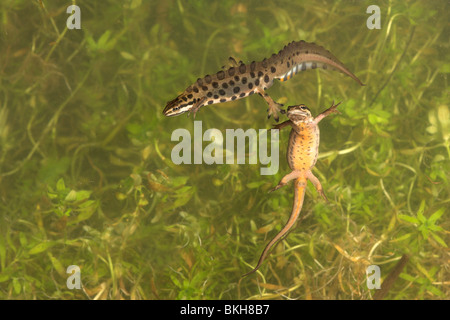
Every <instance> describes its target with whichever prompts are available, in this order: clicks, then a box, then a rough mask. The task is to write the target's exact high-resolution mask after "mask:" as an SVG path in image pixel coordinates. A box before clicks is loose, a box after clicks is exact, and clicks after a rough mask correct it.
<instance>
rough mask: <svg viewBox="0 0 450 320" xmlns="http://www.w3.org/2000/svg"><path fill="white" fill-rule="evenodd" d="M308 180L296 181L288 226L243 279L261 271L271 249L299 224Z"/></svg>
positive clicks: (279, 233) (269, 245)
mask: <svg viewBox="0 0 450 320" xmlns="http://www.w3.org/2000/svg"><path fill="white" fill-rule="evenodd" d="M306 182H307V180H306V178H303V177H300V178H297V180H295V184H294V205H293V207H292V213H291V216H290V217H289V220H288V221H287V223H286V225H285V226H284V227H283V229H281V231H280V232H278V234H277V235H276V236H275V237H274V238H273V239H272V240H271V241H270V242H269V243H268V244H267V246H266V248H265V249H264V251H263V252H262V254H261V257H260V258H259V261H258V264H257V265H256V267H255V268H254V269H253V270H252V271H250V272H247V273H246V274H244V275H243V277H245V276H248V275H249V274H252V273H253V272H256V270H258V269H259V267H260V266H261V264H262V263H263V262H264V260H265V259H266V257H267V254H268V253H269V251H270V249H272V247H273V246H274V245H275V243H277V242H278V240H280V239H281V238H283V237H284V236H285V235H286V234H287V233H288V232H289V230H291V228H292V227H293V226H294V224H295V222H297V219H298V217H299V216H300V212H301V211H302V207H303V200H304V198H305V191H306Z"/></svg>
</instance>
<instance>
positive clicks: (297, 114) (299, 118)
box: [287, 104, 313, 125]
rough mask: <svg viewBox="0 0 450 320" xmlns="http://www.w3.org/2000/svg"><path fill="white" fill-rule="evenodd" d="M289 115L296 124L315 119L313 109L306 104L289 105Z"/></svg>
mask: <svg viewBox="0 0 450 320" xmlns="http://www.w3.org/2000/svg"><path fill="white" fill-rule="evenodd" d="M287 116H288V118H289V119H290V120H291V121H292V122H293V123H294V124H296V125H298V124H299V123H302V122H309V121H312V120H313V117H312V115H311V110H309V108H308V107H307V106H305V105H304V104H299V105H297V106H290V107H288V109H287Z"/></svg>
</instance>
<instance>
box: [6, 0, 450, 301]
mask: <svg viewBox="0 0 450 320" xmlns="http://www.w3.org/2000/svg"><path fill="white" fill-rule="evenodd" d="M71 4H76V5H77V6H79V7H80V9H81V29H72V30H71V29H68V28H67V27H66V21H67V19H68V17H69V14H68V13H67V12H66V9H67V7H68V6H69V5H71ZM369 5H370V3H368V2H367V3H366V2H362V1H352V2H350V1H348V2H346V1H344V2H343V1H326V0H319V1H314V2H311V1H295V2H294V1H256V0H251V1H231V0H230V1H229V0H224V1H214V2H211V1H206V0H202V1H195V2H194V1H192V2H190V1H189V2H187V1H181V0H170V1H141V0H127V1H117V0H107V1H95V2H94V1H67V2H64V1H45V0H39V1H25V0H15V1H1V2H0V12H2V14H1V15H0V31H1V32H0V57H1V59H0V80H1V81H0V299H372V298H373V297H374V295H375V293H376V291H377V290H376V289H369V288H368V287H367V274H366V270H367V268H368V267H369V266H371V265H377V266H379V267H380V270H381V278H382V280H384V279H386V278H387V277H388V274H389V273H390V272H392V271H393V270H394V269H395V267H396V265H397V263H399V261H403V262H405V263H404V264H402V268H401V270H400V271H399V272H394V273H393V274H396V276H395V277H394V278H389V279H390V280H389V281H391V286H390V289H389V290H388V291H387V292H385V293H383V294H384V298H385V299H448V298H449V296H450V294H449V293H450V290H449V284H450V283H449V271H450V270H449V269H450V265H449V256H448V243H449V241H448V240H449V227H450V223H449V222H450V220H449V218H448V213H449V210H448V208H449V202H450V189H449V173H450V115H449V106H448V102H449V99H448V74H449V72H450V61H449V59H448V52H449V41H448V34H449V32H448V20H449V15H448V12H449V7H448V6H449V5H448V2H447V1H443V0H442V1H434V2H433V6H430V5H429V2H427V1H423V0H411V1H387V0H386V1H379V2H378V3H377V5H378V6H379V7H380V10H381V15H380V19H381V23H380V29H368V28H367V26H366V21H367V19H368V18H369V17H370V14H368V13H366V9H367V7H368V6H369ZM294 40H295V41H299V40H305V41H308V42H316V43H318V44H320V45H322V46H324V47H325V48H327V49H328V50H330V51H331V52H332V53H333V54H334V55H336V57H338V58H339V60H341V61H342V62H343V63H344V64H345V65H346V66H347V67H349V69H350V70H352V72H353V73H354V74H355V75H357V76H358V78H360V79H361V81H362V82H364V83H365V84H366V86H364V87H361V86H359V85H358V84H357V83H355V81H353V80H352V79H350V78H348V77H346V76H344V75H342V74H339V73H337V72H334V71H324V70H308V71H306V72H302V73H299V74H298V75H296V76H295V77H293V78H292V79H291V80H289V81H287V82H285V83H279V82H276V83H275V84H274V85H273V87H272V88H270V89H269V91H268V92H270V95H271V97H272V98H273V99H274V100H275V101H277V102H279V103H282V104H284V105H285V106H289V105H294V104H301V103H302V104H305V105H307V106H308V107H309V108H310V109H311V111H312V114H313V115H314V116H316V115H318V114H319V113H320V112H322V111H323V110H325V109H326V107H328V106H329V105H330V103H331V101H333V100H334V101H336V102H339V101H342V104H341V105H340V106H339V110H340V112H341V113H342V114H341V115H339V116H336V117H329V118H327V119H326V120H324V121H322V123H321V128H320V129H321V143H320V156H319V159H318V161H317V164H316V167H315V169H314V174H315V175H316V176H317V177H318V178H319V179H320V181H321V183H322V186H323V188H324V191H325V193H326V195H327V197H328V203H325V202H324V201H322V200H321V198H320V195H319V194H317V192H316V191H315V189H314V188H313V187H312V185H311V184H309V185H308V187H307V191H306V196H305V203H304V206H303V209H302V213H301V214H302V217H301V222H300V223H298V224H297V226H296V227H294V228H293V229H292V230H291V232H290V233H289V236H288V237H287V238H286V239H284V240H282V241H281V242H280V243H278V245H277V246H276V247H274V249H273V250H272V252H271V254H270V255H269V256H268V257H267V258H266V260H265V262H264V264H263V265H262V266H261V268H260V269H259V270H258V271H257V272H255V273H254V274H252V275H250V276H248V277H245V278H241V275H242V274H244V273H245V272H248V271H250V270H251V269H252V268H253V267H254V266H255V264H256V263H257V259H258V257H259V254H260V253H261V251H262V249H263V248H264V246H265V244H266V243H267V242H268V240H270V239H271V238H272V237H273V236H274V235H275V234H276V233H278V232H279V231H280V230H281V228H282V227H283V226H284V224H285V222H286V220H287V219H288V216H289V214H290V212H291V209H292V199H293V189H292V185H289V186H286V187H284V188H282V189H280V190H278V191H277V192H274V193H271V194H268V191H269V190H270V189H272V188H273V187H274V186H276V185H277V183H278V181H279V180H280V179H281V178H282V177H283V176H284V175H285V174H287V173H288V172H289V167H288V165H287V162H286V161H285V152H286V148H287V141H288V138H289V132H288V131H289V130H286V131H281V132H280V145H279V149H280V168H279V170H278V172H277V173H276V174H275V175H261V174H260V167H261V165H260V164H256V165H255V164H248V162H247V163H246V164H224V165H218V164H213V165H207V164H205V163H203V164H190V165H187V164H186V165H184V164H181V165H175V164H174V163H173V162H172V160H171V151H172V148H173V147H174V146H175V145H176V144H177V142H176V141H171V135H172V132H173V131H174V130H175V129H178V128H185V129H187V130H189V131H192V130H193V126H194V124H193V118H192V116H191V117H187V116H186V115H181V116H178V117H174V118H167V117H165V116H164V115H163V114H162V110H163V108H164V106H165V105H166V103H167V101H169V100H170V99H173V97H175V96H177V95H178V94H179V93H180V92H181V91H182V90H183V89H185V88H186V87H187V86H188V85H190V84H191V83H194V82H195V80H196V79H197V78H198V77H203V76H204V75H205V74H208V73H213V72H216V71H217V70H219V69H220V67H221V66H223V65H226V64H227V61H228V57H229V56H233V57H236V58H237V60H238V61H239V60H242V61H244V62H246V63H247V62H250V61H252V60H256V61H261V60H262V59H263V58H269V57H270V56H271V54H273V53H276V52H278V51H279V50H280V49H281V48H283V46H284V45H286V44H288V43H290V42H291V41H294ZM266 109H267V105H266V103H265V102H264V100H263V99H261V98H260V97H257V96H256V95H254V96H252V97H246V98H245V99H241V100H237V101H232V102H227V103H223V104H215V105H211V106H205V107H202V108H201V109H200V111H199V112H198V113H197V115H196V118H195V120H197V121H202V124H203V128H204V130H206V129H207V128H217V129H218V130H220V131H221V132H225V130H226V129H237V128H242V129H244V130H246V129H249V128H254V129H256V130H258V129H263V128H266V129H270V128H271V127H272V125H273V124H274V121H273V120H272V119H270V120H268V119H267V112H266ZM280 120H281V121H284V120H286V118H285V117H283V116H282V117H280ZM206 145H207V143H204V144H203V146H204V147H205V146H206ZM404 255H407V257H408V258H409V259H408V260H407V261H406V260H401V258H402V256H404ZM72 265H76V266H79V268H80V274H81V280H82V285H83V286H82V289H69V288H68V287H67V279H68V277H69V276H70V274H68V273H67V268H68V267H69V266H72ZM394 271H395V270H394Z"/></svg>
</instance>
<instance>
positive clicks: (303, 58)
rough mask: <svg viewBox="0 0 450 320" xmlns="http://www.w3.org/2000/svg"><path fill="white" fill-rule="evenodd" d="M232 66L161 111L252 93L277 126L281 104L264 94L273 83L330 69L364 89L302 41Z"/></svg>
mask: <svg viewBox="0 0 450 320" xmlns="http://www.w3.org/2000/svg"><path fill="white" fill-rule="evenodd" d="M230 61H231V62H232V65H233V66H231V67H230V68H228V69H226V70H220V71H219V72H217V73H216V74H213V75H206V76H205V77H203V78H199V79H197V81H196V82H195V83H194V84H192V85H190V86H189V87H187V88H186V90H185V91H184V92H183V93H181V94H180V95H179V96H178V97H176V98H175V99H173V100H171V101H169V102H168V103H167V105H166V107H165V108H164V110H163V114H164V115H165V116H168V117H172V116H177V115H180V114H182V113H185V112H189V113H190V112H192V113H193V115H194V117H195V114H196V112H197V111H198V110H199V109H200V108H201V107H202V106H205V105H211V104H217V103H223V102H228V101H234V100H238V99H242V98H245V97H248V96H250V95H252V94H254V93H257V94H259V95H260V96H261V97H263V98H264V99H265V100H266V102H267V104H268V105H269V108H268V110H267V111H268V118H270V116H273V117H274V119H275V120H276V121H277V122H278V113H279V112H280V113H284V110H281V107H283V105H282V104H279V103H277V102H275V101H274V100H273V99H272V98H271V97H270V96H269V95H268V94H267V93H266V92H265V90H267V89H269V88H270V87H271V86H272V85H273V83H274V80H275V79H277V80H279V81H282V82H284V81H287V80H289V79H291V78H292V76H294V75H295V74H297V73H298V72H301V71H305V70H308V69H316V68H322V69H328V68H329V69H333V70H337V71H340V72H342V73H344V74H346V75H347V76H349V77H351V78H352V79H354V80H355V81H356V82H358V83H359V84H360V85H362V86H363V85H364V84H363V83H362V82H361V80H359V79H358V78H357V77H356V76H355V75H354V74H353V73H352V72H351V71H350V70H349V69H348V68H347V67H346V66H345V65H344V64H343V63H342V62H340V61H339V60H338V59H337V58H336V57H335V56H334V55H333V54H332V53H331V52H329V51H328V50H326V49H325V48H323V47H321V46H319V45H317V44H315V43H308V42H305V41H303V40H302V41H293V42H291V43H289V44H288V45H287V46H285V47H284V48H283V49H282V50H280V51H279V52H278V53H277V54H273V55H272V56H271V57H270V58H269V59H264V60H262V61H260V62H255V61H253V62H251V63H250V64H244V63H243V62H242V61H240V62H239V63H237V62H236V60H235V59H233V58H231V57H230Z"/></svg>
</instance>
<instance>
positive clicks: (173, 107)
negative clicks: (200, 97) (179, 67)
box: [163, 92, 197, 117]
mask: <svg viewBox="0 0 450 320" xmlns="http://www.w3.org/2000/svg"><path fill="white" fill-rule="evenodd" d="M196 100H197V99H194V97H193V95H192V94H191V93H187V92H183V93H182V94H180V95H179V96H178V97H176V98H175V99H173V100H171V101H169V102H167V105H166V107H165V108H164V110H163V114H164V115H165V116H166V117H173V116H177V115H179V114H182V113H185V112H188V111H190V110H191V109H192V107H193V106H194V104H195V103H196V102H197V101H196Z"/></svg>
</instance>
